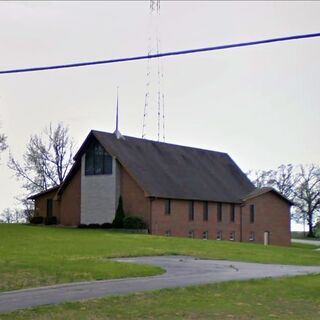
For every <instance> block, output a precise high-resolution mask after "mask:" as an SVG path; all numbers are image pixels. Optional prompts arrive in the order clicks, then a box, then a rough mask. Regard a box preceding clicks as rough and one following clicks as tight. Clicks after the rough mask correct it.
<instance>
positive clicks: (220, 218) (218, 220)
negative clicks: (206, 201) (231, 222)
mask: <svg viewBox="0 0 320 320" xmlns="http://www.w3.org/2000/svg"><path fill="white" fill-rule="evenodd" d="M217 222H218V223H220V222H222V203H221V202H217Z"/></svg>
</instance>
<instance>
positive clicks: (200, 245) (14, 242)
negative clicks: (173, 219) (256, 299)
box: [0, 224, 320, 291]
mask: <svg viewBox="0 0 320 320" xmlns="http://www.w3.org/2000/svg"><path fill="white" fill-rule="evenodd" d="M314 248H315V247H314V246H307V245H300V244H295V245H294V246H292V247H276V246H268V247H265V246H263V245H258V244H251V243H250V244H249V243H247V244H245V243H238V242H228V241H204V240H196V239H187V238H175V237H160V236H150V235H141V234H129V233H121V232H110V231H109V232H108V231H105V230H83V229H71V228H60V227H43V226H37V227H35V226H28V225H6V224H0V291H6V290H13V289H20V288H27V287H36V286H42V285H50V284H56V283H65V282H71V281H83V280H96V279H111V278H122V277H134V276H148V275H154V274H159V273H161V272H163V270H162V269H161V268H159V267H155V266H145V265H135V264H126V263H120V262H114V261H110V260H109V258H110V257H120V256H142V255H170V254H182V255H192V256H198V257H207V258H214V259H228V260H238V261H252V262H264V263H284V264H304V265H320V252H319V251H314V250H313V249H314Z"/></svg>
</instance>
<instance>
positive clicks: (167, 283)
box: [0, 256, 320, 313]
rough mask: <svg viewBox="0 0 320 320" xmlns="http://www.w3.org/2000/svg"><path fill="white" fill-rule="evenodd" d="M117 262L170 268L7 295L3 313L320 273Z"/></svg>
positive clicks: (224, 264)
mask: <svg viewBox="0 0 320 320" xmlns="http://www.w3.org/2000/svg"><path fill="white" fill-rule="evenodd" d="M116 260H117V261H122V262H129V263H143V264H153V265H158V266H161V267H163V268H164V269H166V270H167V272H166V273H165V274H163V275H159V276H153V277H143V278H126V279H118V280H104V281H91V282H78V283H70V284H63V285H55V286H49V287H42V288H34V289H24V290H16V291H10V292H4V293H0V312H2V313H3V312H10V311H14V310H17V309H22V308H27V307H32V306H39V305H44V304H57V303H61V302H65V301H74V300H83V299H90V298H98V297H102V296H107V295H119V294H128V293H132V292H138V291H140V292H141V291H148V290H155V289H162V288H174V287H185V286H189V285H198V284H205V283H215V282H222V281H228V280H245V279H256V278H266V277H282V276H289V275H290V276H293V275H302V274H308V273H320V267H304V266H288V265H272V264H260V263H246V262H235V261H224V260H206V259H197V258H193V257H184V256H162V257H138V258H122V259H116Z"/></svg>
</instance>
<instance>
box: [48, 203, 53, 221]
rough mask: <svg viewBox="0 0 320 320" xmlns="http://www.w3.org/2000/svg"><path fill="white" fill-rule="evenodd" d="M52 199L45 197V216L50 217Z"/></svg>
mask: <svg viewBox="0 0 320 320" xmlns="http://www.w3.org/2000/svg"><path fill="white" fill-rule="evenodd" d="M52 207H53V206H52V199H47V217H52Z"/></svg>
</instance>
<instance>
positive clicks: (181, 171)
mask: <svg viewBox="0 0 320 320" xmlns="http://www.w3.org/2000/svg"><path fill="white" fill-rule="evenodd" d="M92 135H93V136H94V137H95V138H96V139H97V140H98V141H99V142H100V143H101V144H102V146H103V147H104V148H105V149H106V151H107V152H108V153H110V154H111V155H113V156H115V157H116V158H117V159H118V161H119V162H120V163H121V165H122V166H123V167H124V168H125V169H127V171H128V172H129V173H130V174H131V175H132V177H133V178H134V179H135V180H136V182H137V183H138V184H139V185H140V187H142V189H143V190H144V191H145V192H146V193H147V194H148V195H149V196H153V197H159V198H172V199H189V200H203V201H219V202H241V199H242V198H243V197H244V196H245V195H247V194H248V193H250V192H252V191H253V190H254V189H255V188H254V186H253V184H252V183H251V182H250V180H249V179H248V178H247V176H246V175H245V174H244V173H243V172H242V171H241V170H240V169H239V167H238V166H237V165H236V164H235V162H234V161H233V160H232V159H231V158H230V157H229V155H228V154H226V153H222V152H216V151H209V150H202V149H196V148H191V147H184V146H179V145H174V144H169V143H163V142H156V141H150V140H145V139H138V138H133V137H128V136H125V137H124V139H117V138H116V136H115V135H114V134H111V133H106V132H100V131H91V133H90V134H89V136H88V138H87V140H86V141H89V140H90V139H91V137H92ZM85 144H86V142H85V143H84V145H83V146H82V147H81V148H80V150H79V152H78V154H77V155H76V157H75V158H76V159H77V158H79V156H80V155H81V154H82V153H83V151H84V149H85Z"/></svg>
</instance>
